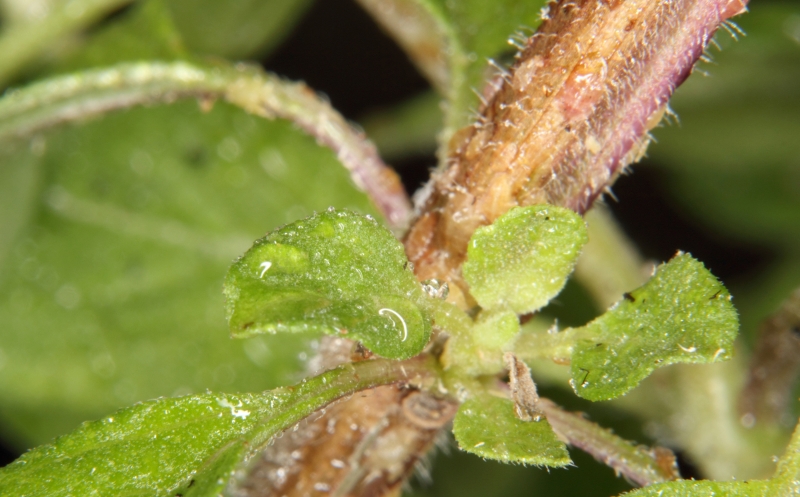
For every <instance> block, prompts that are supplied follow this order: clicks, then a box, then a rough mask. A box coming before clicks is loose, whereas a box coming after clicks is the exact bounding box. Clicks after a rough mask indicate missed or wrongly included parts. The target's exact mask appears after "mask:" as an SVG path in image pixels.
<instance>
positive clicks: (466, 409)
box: [453, 393, 572, 468]
mask: <svg viewBox="0 0 800 497" xmlns="http://www.w3.org/2000/svg"><path fill="white" fill-rule="evenodd" d="M453 434H454V435H455V437H456V441H457V442H458V446H459V447H460V448H461V450H463V451H466V452H470V453H472V454H475V455H477V456H480V457H485V458H487V459H494V460H497V461H502V462H510V463H522V464H534V465H537V466H550V467H554V468H559V467H562V466H566V465H568V464H570V463H571V462H572V460H571V459H570V458H569V454H567V447H566V446H565V445H564V442H562V441H561V440H559V439H558V437H557V436H556V434H555V432H554V431H553V429H552V428H551V427H550V424H549V423H548V422H547V420H546V419H542V420H541V421H522V420H520V419H519V418H517V417H516V416H515V415H514V403H513V402H511V401H510V400H507V399H503V398H500V397H495V396H493V395H491V394H488V393H484V394H479V395H476V396H474V397H472V398H470V399H468V400H467V401H466V402H464V403H463V404H462V405H461V407H460V408H459V410H458V414H456V419H455V421H453Z"/></svg>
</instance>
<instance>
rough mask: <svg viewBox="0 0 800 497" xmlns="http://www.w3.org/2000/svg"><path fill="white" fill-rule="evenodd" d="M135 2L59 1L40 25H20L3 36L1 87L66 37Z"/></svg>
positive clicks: (124, 0) (106, 0) (114, 0)
mask: <svg viewBox="0 0 800 497" xmlns="http://www.w3.org/2000/svg"><path fill="white" fill-rule="evenodd" d="M129 3H131V0H72V1H69V2H57V3H56V5H57V7H56V8H55V10H54V12H52V13H50V14H49V15H48V16H47V17H45V18H43V19H42V20H40V21H38V22H24V23H16V24H13V25H12V26H11V27H9V28H6V29H5V32H4V33H3V35H2V36H0V54H2V56H1V57H0V84H3V83H6V82H7V81H8V80H9V79H11V78H12V77H13V76H14V75H15V74H16V73H17V71H19V70H20V69H22V68H23V67H25V65H26V64H28V63H29V62H30V61H31V60H33V59H35V58H36V57H37V56H38V55H40V54H41V53H42V52H43V51H44V49H45V48H47V47H48V45H50V44H51V43H53V42H54V41H56V40H58V39H59V38H61V37H62V36H64V35H67V34H69V33H71V32H74V31H78V30H80V29H82V28H85V27H87V26H89V25H91V24H92V23H94V22H96V21H97V20H99V19H101V18H102V17H103V16H105V15H107V14H109V13H110V12H112V11H114V10H115V9H118V8H120V7H122V6H123V5H126V4H129Z"/></svg>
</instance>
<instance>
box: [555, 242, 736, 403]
mask: <svg viewBox="0 0 800 497" xmlns="http://www.w3.org/2000/svg"><path fill="white" fill-rule="evenodd" d="M730 299H731V296H730V294H729V293H728V291H727V290H726V289H725V287H724V286H723V285H722V284H721V283H720V282H719V281H718V280H717V279H716V278H715V277H714V275H712V274H711V273H710V272H709V271H708V270H707V269H706V268H705V267H704V266H703V264H702V263H700V262H698V261H697V260H695V259H694V258H692V257H691V256H690V255H688V254H679V255H677V256H676V257H674V258H673V259H672V260H670V261H669V262H668V263H666V264H662V265H661V266H660V267H659V268H658V270H657V271H656V273H655V275H653V278H651V279H650V281H648V282H647V283H646V284H645V285H644V286H642V287H640V288H638V289H636V290H634V291H632V292H630V293H629V294H626V297H625V298H624V299H622V300H621V301H620V302H619V303H618V304H617V305H616V306H615V307H613V308H612V309H611V310H609V311H608V312H606V313H605V314H603V315H602V316H600V317H599V318H597V319H595V320H594V321H592V322H591V323H589V324H587V325H586V326H584V327H583V328H577V329H573V330H566V331H564V332H562V333H566V334H569V333H574V334H575V336H576V337H577V340H576V342H575V346H574V350H573V352H572V357H571V368H570V369H571V375H572V379H571V381H570V383H571V384H572V387H573V389H574V390H575V393H577V394H578V395H580V396H581V397H583V398H585V399H589V400H595V401H597V400H609V399H613V398H614V397H618V396H620V395H623V394H624V393H626V392H627V391H629V390H630V389H632V388H633V387H635V386H636V385H638V384H639V382H640V381H642V380H643V379H644V378H646V377H647V376H648V375H649V374H650V373H651V372H652V371H653V370H655V369H656V368H659V367H662V366H666V365H668V364H674V363H678V362H688V363H709V362H716V361H720V360H725V359H728V358H730V357H731V354H732V353H733V340H734V339H735V338H736V334H737V332H738V330H739V321H738V318H737V315H736V310H735V309H734V307H733V304H731V302H730Z"/></svg>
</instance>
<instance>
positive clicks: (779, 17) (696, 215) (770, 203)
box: [648, 2, 800, 304]
mask: <svg viewBox="0 0 800 497" xmlns="http://www.w3.org/2000/svg"><path fill="white" fill-rule="evenodd" d="M798 16H800V5H798V4H797V3H796V2H774V3H773V2H764V3H758V4H753V5H752V7H751V8H750V9H749V12H748V14H747V15H744V16H741V18H737V19H736V22H737V23H738V24H740V25H741V27H742V29H743V30H744V31H745V32H746V33H747V35H748V36H746V37H739V39H738V41H734V40H733V39H731V37H729V36H727V35H725V34H721V35H718V36H717V39H718V41H719V43H720V44H721V45H722V47H723V49H722V51H719V52H718V51H716V50H714V51H712V54H713V58H714V64H713V65H709V66H707V67H705V68H704V69H705V70H707V71H708V72H709V73H710V74H711V76H712V77H710V78H704V77H701V76H700V75H697V76H694V77H691V78H689V80H688V81H687V82H686V83H685V84H684V85H683V86H681V88H680V90H678V91H677V92H676V94H675V98H674V99H673V100H671V101H670V107H672V108H673V109H675V111H676V112H677V114H678V116H679V117H680V126H666V127H664V128H663V129H658V130H655V133H654V134H655V137H656V138H657V140H658V145H657V146H653V147H651V148H650V150H649V151H648V155H650V156H651V157H652V159H653V161H654V162H655V163H656V165H657V166H658V167H659V168H660V169H662V171H663V173H664V174H663V176H662V178H663V181H665V182H666V183H667V184H668V185H669V187H670V188H671V189H672V191H671V192H670V200H671V201H675V203H676V204H677V203H679V204H680V205H681V207H682V211H683V212H685V213H687V215H691V216H692V218H693V219H700V220H702V222H703V223H705V224H707V225H709V226H712V227H713V229H714V230H716V231H721V232H724V233H727V234H730V235H732V236H735V237H736V238H738V239H743V240H747V241H751V242H753V243H755V244H758V245H764V244H770V245H772V246H775V247H776V248H779V249H780V250H781V251H792V252H794V253H797V249H796V247H797V246H798V241H800V198H798V195H797V181H798V177H800V166H798V162H797V160H796V158H797V157H798V156H799V155H800V142H798V140H796V139H795V137H797V136H800V121H798V119H797V115H798V114H800V85H798V84H797V81H798V80H800V43H798V41H797V35H796V34H793V33H796V32H797V31H796V29H797V28H796V27H795V26H796V23H797V21H796V19H797V18H798ZM659 181H662V179H660V180H659ZM763 291H769V290H768V289H763ZM737 295H738V294H737ZM776 304H777V302H776Z"/></svg>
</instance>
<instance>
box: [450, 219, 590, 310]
mask: <svg viewBox="0 0 800 497" xmlns="http://www.w3.org/2000/svg"><path fill="white" fill-rule="evenodd" d="M587 240H588V238H587V235H586V225H585V224H584V222H583V219H581V217H580V216H579V215H577V214H575V213H574V212H572V211H571V210H569V209H564V208H562V207H555V206H552V205H534V206H530V207H516V208H514V209H511V210H510V211H508V212H507V213H505V214H504V215H502V216H501V217H500V218H499V219H497V220H496V221H495V222H494V223H493V224H491V225H490V226H486V227H483V228H479V229H477V230H476V231H475V234H473V235H472V238H471V239H470V242H469V246H468V248H467V262H465V263H464V267H463V274H464V279H465V280H466V281H467V283H468V284H469V286H470V293H471V294H472V296H473V297H475V300H477V301H478V303H479V304H480V305H481V307H483V308H484V309H493V308H497V307H508V308H510V309H512V310H514V311H515V312H516V313H517V314H526V313H529V312H533V311H536V310H538V309H540V308H542V307H544V306H545V305H546V304H547V303H548V302H549V301H550V299H552V298H553V297H555V296H556V295H558V293H559V292H560V291H561V289H562V288H563V287H564V284H565V283H566V281H567V277H568V276H569V274H570V273H571V272H572V269H573V268H574V267H575V262H576V260H577V257H578V254H579V253H580V250H581V247H583V245H584V244H585V243H586V242H587Z"/></svg>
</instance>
